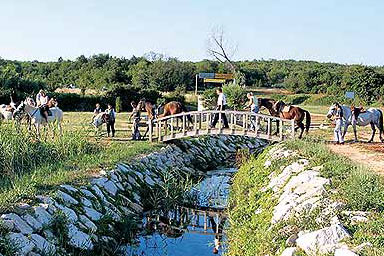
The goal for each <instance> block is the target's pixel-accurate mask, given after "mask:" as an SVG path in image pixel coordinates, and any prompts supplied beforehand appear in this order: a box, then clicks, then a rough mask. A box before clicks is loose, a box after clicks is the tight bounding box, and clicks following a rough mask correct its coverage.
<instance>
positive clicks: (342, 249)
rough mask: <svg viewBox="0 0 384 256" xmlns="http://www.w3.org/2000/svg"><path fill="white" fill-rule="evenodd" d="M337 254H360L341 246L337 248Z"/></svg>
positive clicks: (350, 255) (348, 255)
mask: <svg viewBox="0 0 384 256" xmlns="http://www.w3.org/2000/svg"><path fill="white" fill-rule="evenodd" d="M335 256H358V255H357V254H356V253H354V252H353V251H351V250H349V249H344V248H340V249H336V251H335Z"/></svg>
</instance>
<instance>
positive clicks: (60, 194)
mask: <svg viewBox="0 0 384 256" xmlns="http://www.w3.org/2000/svg"><path fill="white" fill-rule="evenodd" d="M57 198H58V199H60V200H61V201H62V202H64V203H67V204H69V205H71V204H75V205H76V204H79V202H78V201H77V200H76V199H75V198H73V197H72V196H70V195H68V194H67V193H65V192H63V191H61V190H59V191H57Z"/></svg>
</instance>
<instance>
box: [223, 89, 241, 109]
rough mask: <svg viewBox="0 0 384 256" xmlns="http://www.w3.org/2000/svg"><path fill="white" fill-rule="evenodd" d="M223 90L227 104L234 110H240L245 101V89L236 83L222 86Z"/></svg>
mask: <svg viewBox="0 0 384 256" xmlns="http://www.w3.org/2000/svg"><path fill="white" fill-rule="evenodd" d="M223 92H224V94H225V95H226V97H227V105H228V106H229V107H230V108H233V109H235V110H242V109H244V107H245V103H246V102H247V91H246V90H245V88H244V87H242V86H240V85H238V84H228V85H224V86H223Z"/></svg>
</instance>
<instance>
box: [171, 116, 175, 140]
mask: <svg viewBox="0 0 384 256" xmlns="http://www.w3.org/2000/svg"><path fill="white" fill-rule="evenodd" d="M173 119H174V117H171V136H172V138H174V137H175V130H174V128H173V126H174V125H175V124H174V122H173Z"/></svg>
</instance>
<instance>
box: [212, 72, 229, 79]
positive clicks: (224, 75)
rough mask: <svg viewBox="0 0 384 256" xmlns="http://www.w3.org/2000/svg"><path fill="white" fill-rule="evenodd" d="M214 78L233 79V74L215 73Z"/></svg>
mask: <svg viewBox="0 0 384 256" xmlns="http://www.w3.org/2000/svg"><path fill="white" fill-rule="evenodd" d="M215 79H227V80H230V79H233V74H219V73H215Z"/></svg>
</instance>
